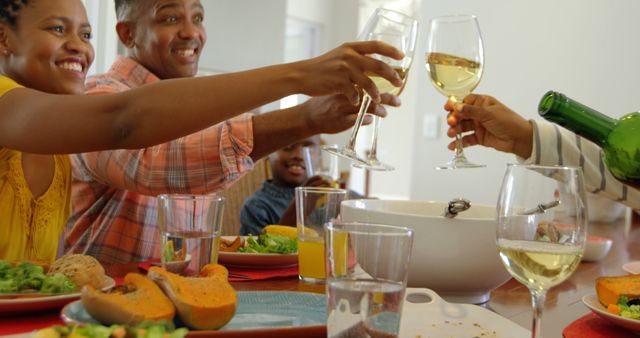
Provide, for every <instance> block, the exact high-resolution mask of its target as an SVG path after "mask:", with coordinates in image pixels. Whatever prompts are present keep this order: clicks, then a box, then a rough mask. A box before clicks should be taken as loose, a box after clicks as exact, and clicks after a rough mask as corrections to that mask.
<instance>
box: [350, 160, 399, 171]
mask: <svg viewBox="0 0 640 338" xmlns="http://www.w3.org/2000/svg"><path fill="white" fill-rule="evenodd" d="M353 166H354V167H356V168H361V169H365V170H376V171H392V170H396V168H394V167H393V166H392V165H389V164H384V163H382V162H380V161H378V160H377V159H370V160H367V163H364V164H362V163H354V164H353Z"/></svg>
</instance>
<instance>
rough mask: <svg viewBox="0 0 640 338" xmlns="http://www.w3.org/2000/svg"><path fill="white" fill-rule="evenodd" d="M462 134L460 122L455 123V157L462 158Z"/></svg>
mask: <svg viewBox="0 0 640 338" xmlns="http://www.w3.org/2000/svg"><path fill="white" fill-rule="evenodd" d="M463 150H464V147H463V146H462V134H461V133H460V122H457V123H456V157H460V156H463V153H462V152H463Z"/></svg>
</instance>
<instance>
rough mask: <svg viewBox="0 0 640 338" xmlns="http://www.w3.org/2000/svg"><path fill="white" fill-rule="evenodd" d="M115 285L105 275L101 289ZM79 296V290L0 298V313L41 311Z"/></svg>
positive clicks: (53, 307) (61, 304) (60, 305)
mask: <svg viewBox="0 0 640 338" xmlns="http://www.w3.org/2000/svg"><path fill="white" fill-rule="evenodd" d="M115 285H116V282H115V281H114V280H113V278H111V277H109V276H105V280H104V282H103V283H102V290H105V291H106V290H109V289H111V288H112V287H114V286H115ZM31 296H33V297H31ZM78 298H80V292H74V293H66V294H62V295H57V296H38V295H37V294H32V295H30V296H20V297H19V298H11V299H0V315H3V314H16V313H23V312H25V313H26V312H33V311H42V310H48V309H56V308H61V307H63V306H64V305H65V304H67V303H69V302H71V301H74V300H76V299H78Z"/></svg>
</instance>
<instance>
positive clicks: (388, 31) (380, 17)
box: [323, 8, 418, 170]
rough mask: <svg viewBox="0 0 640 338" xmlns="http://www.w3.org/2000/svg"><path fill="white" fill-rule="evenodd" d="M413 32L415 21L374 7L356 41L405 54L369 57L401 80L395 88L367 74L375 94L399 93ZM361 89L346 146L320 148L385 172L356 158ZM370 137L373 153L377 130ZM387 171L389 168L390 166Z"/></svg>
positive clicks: (363, 110)
mask: <svg viewBox="0 0 640 338" xmlns="http://www.w3.org/2000/svg"><path fill="white" fill-rule="evenodd" d="M417 32H418V22H417V20H415V19H414V18H411V17H408V16H406V15H404V14H402V13H398V12H395V11H392V10H388V9H383V8H378V9H376V11H375V12H374V14H373V15H372V16H371V18H370V19H369V21H368V22H367V25H366V26H365V28H364V30H363V31H362V33H361V34H360V38H359V39H360V40H364V41H381V42H384V43H387V44H389V45H392V46H394V47H396V48H398V49H399V50H400V51H402V52H403V53H404V54H405V57H404V58H403V59H402V60H399V59H394V58H390V57H387V56H383V55H371V57H372V58H375V59H376V60H377V61H379V62H380V61H381V62H384V63H385V64H387V65H388V66H391V67H392V68H393V70H394V72H395V73H396V74H397V76H398V77H399V78H400V79H402V85H401V86H398V85H397V84H395V83H392V82H389V81H388V79H386V78H384V77H381V76H379V74H376V73H367V76H368V77H369V79H370V80H371V81H372V82H373V83H374V84H375V87H376V88H377V89H376V91H377V92H380V93H390V94H394V95H399V94H400V92H402V89H403V88H404V83H405V81H406V77H407V73H408V71H409V67H410V66H411V61H412V59H413V51H414V50H415V44H416V37H417ZM362 89H363V90H364V95H363V98H362V103H361V105H360V110H359V112H358V117H357V118H356V122H355V125H354V126H353V129H352V131H351V136H350V137H349V141H348V143H347V145H345V146H343V147H341V148H337V147H325V148H323V149H324V150H326V151H328V152H330V153H333V154H336V155H339V156H342V157H345V158H347V159H350V160H352V161H354V162H356V163H358V164H360V165H362V166H364V167H367V168H370V169H378V170H389V168H388V166H385V165H383V164H382V163H379V161H378V162H376V163H372V162H370V161H368V160H367V159H364V158H362V157H360V156H359V155H358V154H357V153H356V151H355V143H356V138H357V136H358V131H359V130H360V127H361V125H362V121H363V120H364V116H365V114H366V112H367V109H368V107H369V104H370V103H371V94H372V92H371V91H369V90H368V89H367V88H362ZM375 125H378V123H374V126H375ZM374 135H375V137H374V146H373V147H372V149H373V150H375V148H376V143H377V142H376V140H377V129H376V130H375V131H374ZM373 155H374V157H375V151H374V152H373ZM370 159H371V158H370ZM376 161H377V159H376ZM391 169H393V168H392V167H391Z"/></svg>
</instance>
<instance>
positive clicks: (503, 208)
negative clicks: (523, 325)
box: [497, 164, 587, 338]
mask: <svg viewBox="0 0 640 338" xmlns="http://www.w3.org/2000/svg"><path fill="white" fill-rule="evenodd" d="M585 204H586V199H585V190H584V183H583V177H582V169H581V168H577V167H556V166H536V165H515V164H512V165H508V166H507V170H506V173H505V175H504V179H503V181H502V188H501V189H500V196H499V198H498V206H497V211H498V230H497V244H498V249H499V251H500V258H501V259H502V263H503V264H504V266H505V267H506V268H507V270H508V271H509V273H510V274H511V275H512V276H513V277H514V278H515V279H516V280H518V281H519V282H520V283H522V284H524V285H525V286H526V287H528V288H529V290H530V291H531V302H532V306H533V328H532V331H531V332H532V337H534V338H535V337H540V334H541V333H540V329H541V326H540V320H541V317H542V309H543V307H544V300H545V297H546V294H547V290H549V289H550V288H552V287H554V286H556V285H558V284H560V283H562V282H563V281H564V280H566V279H567V278H568V277H569V276H570V275H571V274H572V273H573V271H574V270H575V269H576V267H577V266H578V264H580V259H581V257H582V253H583V251H584V244H585V237H586V230H587V215H586V205H585Z"/></svg>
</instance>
